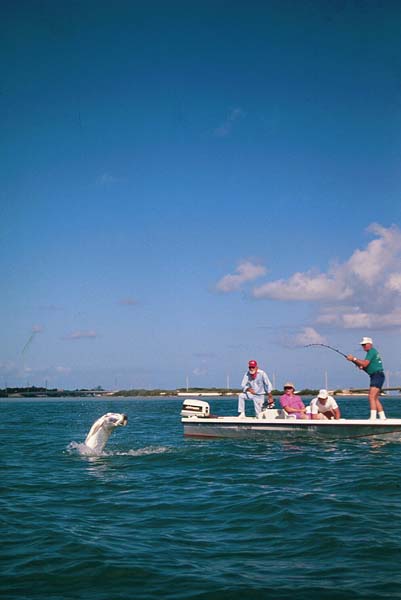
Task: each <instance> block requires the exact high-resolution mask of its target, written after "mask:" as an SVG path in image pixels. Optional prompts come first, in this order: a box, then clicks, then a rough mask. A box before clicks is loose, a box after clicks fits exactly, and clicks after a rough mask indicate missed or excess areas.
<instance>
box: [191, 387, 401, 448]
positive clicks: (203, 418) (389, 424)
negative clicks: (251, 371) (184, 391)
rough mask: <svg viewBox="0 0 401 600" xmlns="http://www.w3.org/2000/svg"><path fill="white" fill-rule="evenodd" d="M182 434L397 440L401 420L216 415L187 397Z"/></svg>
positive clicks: (266, 413)
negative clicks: (383, 438)
mask: <svg viewBox="0 0 401 600" xmlns="http://www.w3.org/2000/svg"><path fill="white" fill-rule="evenodd" d="M181 423H182V424H183V427H184V435H185V436H189V437H197V438H260V437H263V438H269V439H291V438H299V437H302V438H304V439H305V438H308V439H310V440H313V439H315V438H319V439H325V440H327V441H330V440H336V439H341V438H343V439H347V438H363V437H372V436H374V437H376V438H382V437H385V439H392V440H394V441H401V419H374V420H373V419H338V420H335V419H332V420H328V419H327V420H323V419H322V420H320V419H316V420H309V419H296V418H294V417H290V416H288V415H287V414H286V413H285V411H283V410H278V409H275V408H274V409H266V410H264V411H262V413H261V414H260V415H259V417H258V418H256V417H238V416H232V417H230V416H217V415H212V414H211V413H210V406H209V403H208V402H205V401H203V400H193V399H190V398H187V399H186V400H184V402H183V406H182V410H181Z"/></svg>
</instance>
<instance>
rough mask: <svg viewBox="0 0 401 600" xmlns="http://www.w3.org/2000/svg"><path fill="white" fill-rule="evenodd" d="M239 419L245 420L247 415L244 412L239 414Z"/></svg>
mask: <svg viewBox="0 0 401 600" xmlns="http://www.w3.org/2000/svg"><path fill="white" fill-rule="evenodd" d="M238 418H239V419H245V418H246V414H245V413H244V412H242V413H238Z"/></svg>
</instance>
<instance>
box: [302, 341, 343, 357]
mask: <svg viewBox="0 0 401 600" xmlns="http://www.w3.org/2000/svg"><path fill="white" fill-rule="evenodd" d="M311 346H323V348H329V349H330V350H333V351H334V352H337V354H341V356H344V358H347V355H346V354H344V352H340V350H337V348H333V346H328V345H327V344H307V345H306V346H304V348H310V347H311Z"/></svg>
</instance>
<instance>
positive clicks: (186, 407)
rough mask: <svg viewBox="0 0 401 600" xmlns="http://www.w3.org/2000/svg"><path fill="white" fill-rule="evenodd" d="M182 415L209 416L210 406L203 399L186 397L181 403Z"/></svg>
mask: <svg viewBox="0 0 401 600" xmlns="http://www.w3.org/2000/svg"><path fill="white" fill-rule="evenodd" d="M181 416H182V417H209V416H210V406H209V403H208V402H205V401H204V400H191V399H190V398H186V399H185V400H184V402H183V403H182V410H181Z"/></svg>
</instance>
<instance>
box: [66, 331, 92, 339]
mask: <svg viewBox="0 0 401 600" xmlns="http://www.w3.org/2000/svg"><path fill="white" fill-rule="evenodd" d="M96 337H97V333H96V331H93V330H89V331H74V332H72V333H70V334H69V335H66V336H65V337H64V338H63V340H83V339H93V338H96Z"/></svg>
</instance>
